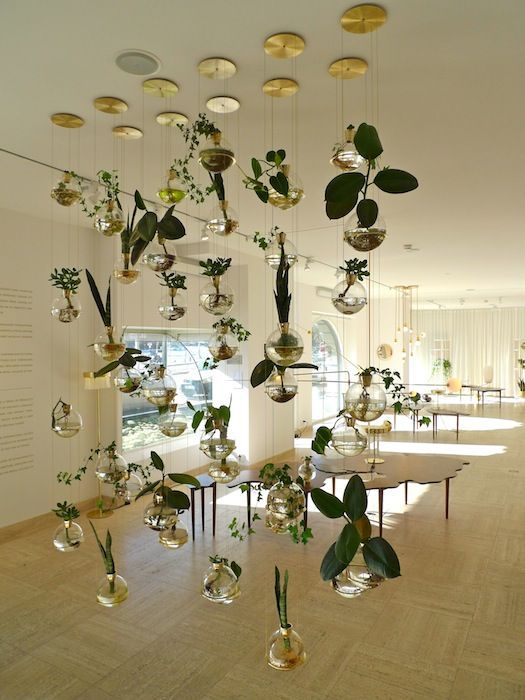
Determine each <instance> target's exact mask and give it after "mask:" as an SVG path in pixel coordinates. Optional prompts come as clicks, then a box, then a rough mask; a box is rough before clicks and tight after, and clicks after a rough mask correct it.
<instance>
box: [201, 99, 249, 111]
mask: <svg viewBox="0 0 525 700" xmlns="http://www.w3.org/2000/svg"><path fill="white" fill-rule="evenodd" d="M240 106H241V103H240V102H239V100H236V99H235V97H228V96H226V95H218V96H217V97H210V99H209V100H208V101H207V102H206V107H207V108H208V109H209V110H210V112H216V113H217V114H230V113H231V112H236V111H237V110H238V109H239V107H240Z"/></svg>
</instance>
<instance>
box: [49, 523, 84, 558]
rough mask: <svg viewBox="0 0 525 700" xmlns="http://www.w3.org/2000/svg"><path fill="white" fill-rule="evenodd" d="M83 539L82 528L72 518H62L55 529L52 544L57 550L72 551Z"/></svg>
mask: <svg viewBox="0 0 525 700" xmlns="http://www.w3.org/2000/svg"><path fill="white" fill-rule="evenodd" d="M83 541H84V533H83V532H82V528H81V527H80V525H79V524H78V523H76V522H75V521H74V520H64V521H63V522H62V523H61V524H60V525H59V526H58V527H57V529H56V530H55V534H54V535H53V545H54V546H55V549H58V551H59V552H72V551H73V550H75V549H78V548H79V547H80V545H81V543H82V542H83Z"/></svg>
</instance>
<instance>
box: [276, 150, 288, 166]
mask: <svg viewBox="0 0 525 700" xmlns="http://www.w3.org/2000/svg"><path fill="white" fill-rule="evenodd" d="M285 158H286V151H285V150H284V148H280V149H279V150H278V151H277V153H276V154H275V165H281V163H282V162H283V160H284V159H285Z"/></svg>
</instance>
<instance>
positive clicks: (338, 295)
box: [332, 272, 366, 316]
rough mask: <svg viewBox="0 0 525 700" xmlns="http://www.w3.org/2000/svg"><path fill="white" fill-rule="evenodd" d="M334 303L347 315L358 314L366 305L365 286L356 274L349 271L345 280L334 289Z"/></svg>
mask: <svg viewBox="0 0 525 700" xmlns="http://www.w3.org/2000/svg"><path fill="white" fill-rule="evenodd" d="M332 304H333V305H334V306H335V308H336V309H337V310H338V311H339V312H340V313H342V314H345V316H348V315H351V314H356V313H357V312H358V311H361V309H363V308H364V307H365V305H366V292H365V288H364V287H363V285H362V284H361V282H358V281H357V276H356V275H355V274H353V273H352V272H347V273H346V276H345V279H344V281H343V282H339V284H337V285H336V286H335V287H334V288H333V289H332Z"/></svg>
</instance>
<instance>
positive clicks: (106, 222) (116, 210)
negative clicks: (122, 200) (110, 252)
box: [93, 199, 126, 236]
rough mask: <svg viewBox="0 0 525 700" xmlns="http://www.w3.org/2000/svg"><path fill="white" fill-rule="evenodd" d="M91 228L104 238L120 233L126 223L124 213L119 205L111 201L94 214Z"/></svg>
mask: <svg viewBox="0 0 525 700" xmlns="http://www.w3.org/2000/svg"><path fill="white" fill-rule="evenodd" d="M93 226H94V227H95V228H96V229H97V231H100V233H103V234H104V236H114V235H115V234H118V233H122V231H123V230H124V228H125V226H126V223H125V221H124V213H123V211H122V209H121V208H120V207H119V205H118V204H117V203H116V202H115V201H114V200H112V199H110V200H109V202H106V204H103V205H102V207H101V208H100V209H99V210H98V212H97V213H96V214H95V219H94V221H93Z"/></svg>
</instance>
